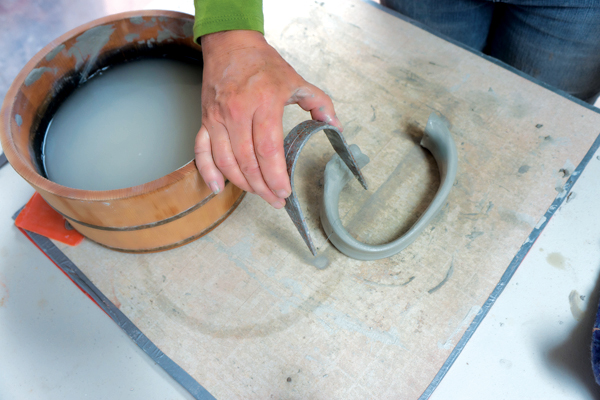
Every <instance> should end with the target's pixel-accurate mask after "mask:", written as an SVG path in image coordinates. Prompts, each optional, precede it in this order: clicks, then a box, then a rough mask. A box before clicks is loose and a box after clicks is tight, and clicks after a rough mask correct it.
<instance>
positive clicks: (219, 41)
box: [200, 30, 267, 56]
mask: <svg viewBox="0 0 600 400" xmlns="http://www.w3.org/2000/svg"><path fill="white" fill-rule="evenodd" d="M200 44H201V46H202V53H203V54H204V55H205V56H206V55H208V54H215V53H217V54H218V53H225V52H231V51H235V50H240V49H246V48H252V47H261V46H264V45H266V44H267V41H266V40H265V37H264V36H263V34H262V33H260V32H258V31H250V30H233V31H221V32H214V33H209V34H208V35H204V36H202V37H201V38H200Z"/></svg>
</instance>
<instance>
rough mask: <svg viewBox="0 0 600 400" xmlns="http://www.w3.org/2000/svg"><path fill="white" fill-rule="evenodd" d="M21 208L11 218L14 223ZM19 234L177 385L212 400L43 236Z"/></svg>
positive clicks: (211, 396) (204, 399)
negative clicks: (32, 244)
mask: <svg viewBox="0 0 600 400" xmlns="http://www.w3.org/2000/svg"><path fill="white" fill-rule="evenodd" d="M22 210H23V207H22V208H21V209H20V210H19V211H17V212H16V213H15V215H13V219H16V218H17V216H18V215H19V213H20V212H21V211H22ZM21 231H22V232H23V233H24V234H25V235H26V236H27V237H28V238H29V239H30V240H31V241H32V242H33V243H34V244H35V245H36V246H37V247H38V248H39V249H40V250H42V251H43V252H44V253H45V254H46V256H47V257H48V258H49V259H50V260H51V261H52V262H53V263H54V264H56V266H58V268H60V269H61V271H63V272H64V273H65V274H66V275H67V276H68V277H69V279H71V280H72V281H73V283H75V285H77V286H78V287H79V289H81V290H82V291H83V292H84V293H85V294H87V295H88V296H89V297H90V298H91V299H92V300H93V301H94V302H95V303H96V304H97V305H98V306H99V307H100V308H101V309H102V310H103V311H104V312H105V313H106V314H108V316H109V317H110V318H111V319H112V320H113V321H115V323H116V324H117V325H119V327H120V328H121V329H122V330H123V331H124V332H125V333H126V334H127V335H128V336H129V337H130V338H131V339H132V340H133V341H134V342H135V344H137V345H138V346H139V347H140V348H141V349H142V350H143V351H144V353H146V354H147V355H148V356H149V357H150V358H151V359H152V360H153V361H154V362H156V363H157V364H158V365H160V367H161V368H162V369H163V370H165V372H166V373H167V374H169V375H170V376H171V377H172V378H173V379H174V380H175V381H176V382H177V383H179V384H180V385H181V386H182V387H183V388H184V389H185V390H187V391H188V392H189V393H190V394H191V395H192V396H193V397H194V398H195V399H197V400H215V397H213V395H211V394H210V393H209V392H208V390H206V389H205V388H204V387H203V386H202V385H200V384H199V383H198V382H197V381H196V380H195V379H194V378H192V376H191V375H190V374H188V373H187V372H185V370H184V369H183V368H181V367H180V366H179V365H177V364H176V363H175V362H174V361H173V360H171V358H169V357H168V356H167V355H166V354H165V353H163V352H162V351H161V350H160V349H159V348H158V347H156V345H155V344H154V343H152V341H151V340H150V339H148V337H147V336H146V335H144V334H143V333H142V331H141V330H140V329H139V328H138V327H137V326H135V325H134V324H133V322H131V320H130V319H129V318H127V317H126V316H125V314H123V313H122V312H121V310H119V309H118V308H117V307H116V306H115V305H114V304H113V303H112V302H111V301H110V300H109V299H108V298H107V297H106V296H105V295H104V294H103V293H102V292H101V291H100V290H99V289H98V288H97V287H96V286H95V285H94V284H93V283H92V282H91V281H90V280H89V279H88V277H87V276H85V274H84V273H83V272H82V271H81V270H80V269H79V268H77V266H76V265H75V264H74V263H73V262H72V261H71V260H70V259H69V258H68V257H67V256H66V255H65V254H64V253H63V252H62V251H61V250H60V249H59V248H58V247H56V246H55V245H54V243H52V241H51V240H50V239H48V238H47V237H45V236H42V235H38V234H37V233H33V232H30V231H27V230H25V229H21Z"/></svg>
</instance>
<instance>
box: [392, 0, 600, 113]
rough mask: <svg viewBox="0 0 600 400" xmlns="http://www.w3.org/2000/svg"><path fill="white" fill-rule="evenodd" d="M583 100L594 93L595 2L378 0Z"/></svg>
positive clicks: (599, 12)
mask: <svg viewBox="0 0 600 400" xmlns="http://www.w3.org/2000/svg"><path fill="white" fill-rule="evenodd" d="M381 4H382V5H384V6H386V7H390V8H392V9H394V10H396V11H398V12H400V13H402V14H404V15H406V16H408V17H410V18H412V19H414V20H417V21H419V22H421V23H423V24H425V25H427V26H429V27H430V28H432V29H434V30H436V31H438V32H440V33H443V34H445V35H447V36H449V37H451V38H453V39H455V40H457V41H459V42H461V43H464V44H466V45H467V46H470V47H472V48H474V49H476V50H479V51H482V52H484V53H486V54H488V55H491V56H492V57H495V58H498V59H499V60H502V61H504V62H505V63H507V64H509V65H512V66H513V67H515V68H517V69H519V70H521V71H523V72H525V73H527V74H529V75H531V76H533V77H535V78H537V79H539V80H541V81H543V82H546V83H548V84H550V85H552V86H555V87H557V88H559V89H562V90H564V91H565V92H567V93H569V94H572V95H573V96H575V97H578V98H580V99H582V100H584V101H587V102H590V103H593V102H594V101H595V100H596V98H597V97H598V95H600V1H598V0H567V1H564V0H563V1H561V0H506V1H491V0H381Z"/></svg>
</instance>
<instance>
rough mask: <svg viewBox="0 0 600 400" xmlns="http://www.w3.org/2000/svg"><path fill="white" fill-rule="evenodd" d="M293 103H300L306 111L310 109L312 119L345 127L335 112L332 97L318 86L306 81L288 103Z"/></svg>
mask: <svg viewBox="0 0 600 400" xmlns="http://www.w3.org/2000/svg"><path fill="white" fill-rule="evenodd" d="M293 103H296V104H298V105H299V106H300V107H301V108H302V109H303V110H304V111H310V116H311V117H312V119H314V120H317V121H323V122H326V123H328V124H330V125H333V126H335V127H336V128H338V129H339V130H340V131H342V130H343V129H344V128H343V127H342V123H341V122H340V120H339V119H338V117H337V115H336V114H335V109H334V108H333V103H332V101H331V99H330V98H329V96H327V95H326V94H325V92H323V91H322V90H321V89H319V88H318V87H316V86H314V85H311V84H310V83H308V82H305V84H304V86H303V87H301V88H299V89H297V90H296V92H294V95H293V96H292V97H291V98H290V100H289V101H288V104H293Z"/></svg>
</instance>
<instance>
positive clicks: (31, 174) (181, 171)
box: [0, 10, 230, 201]
mask: <svg viewBox="0 0 600 400" xmlns="http://www.w3.org/2000/svg"><path fill="white" fill-rule="evenodd" d="M134 17H169V18H180V19H186V20H191V21H194V16H193V15H191V14H187V13H182V12H179V11H168V10H134V11H126V12H122V13H117V14H111V15H107V16H105V17H101V18H98V19H95V20H92V21H90V22H87V23H85V24H82V25H79V26H78V27H76V28H73V29H71V30H69V31H67V32H66V33H64V34H62V35H61V36H59V37H57V38H56V39H54V40H52V41H51V42H50V43H48V44H47V45H46V46H44V47H43V48H42V49H41V50H40V51H38V52H37V53H36V54H35V55H34V56H33V57H32V58H31V59H30V60H29V61H28V62H27V63H26V64H25V66H24V67H23V68H22V69H21V71H19V73H18V74H17V76H16V77H15V79H14V80H13V82H12V83H11V85H10V87H9V89H8V91H7V92H6V96H5V97H4V102H3V103H2V107H1V108H0V142H1V143H2V149H3V151H4V153H5V155H6V158H7V159H8V161H9V163H10V164H11V166H12V167H13V169H14V170H15V171H16V172H17V173H18V174H19V175H21V177H23V179H25V180H26V181H27V182H29V183H30V184H31V185H32V186H34V187H35V188H36V189H40V190H43V191H46V192H49V193H51V194H54V195H57V196H60V197H63V198H68V199H73V200H85V201H110V200H117V199H127V198H131V197H136V196H139V195H147V194H149V193H152V192H155V191H158V190H160V189H163V188H166V187H168V186H171V185H173V184H175V183H177V182H178V181H180V180H182V179H184V178H186V177H189V175H190V174H198V177H199V172H198V171H197V169H196V163H195V160H190V161H189V162H188V163H187V164H185V165H184V166H182V167H180V168H178V169H177V170H175V171H173V172H171V173H169V174H167V175H165V176H163V177H161V178H158V179H155V180H153V181H150V182H146V183H143V184H141V185H136V186H131V187H128V188H122V189H112V190H85V189H76V188H70V187H67V186H63V185H60V184H58V183H55V182H53V181H51V180H49V179H46V178H44V177H43V176H42V175H40V174H39V173H38V172H37V171H36V170H35V169H34V168H32V167H31V166H30V165H29V163H30V162H31V161H30V160H25V156H24V155H22V154H20V152H19V151H18V150H17V148H16V146H15V143H14V141H13V137H12V134H11V119H10V116H11V114H12V111H13V108H14V105H15V101H14V100H15V99H16V96H17V94H18V92H19V90H20V88H21V87H22V86H23V85H24V84H25V79H26V78H27V76H28V75H29V73H30V72H31V71H32V70H33V69H34V68H36V66H37V65H38V63H39V62H40V61H42V59H44V58H45V57H46V56H47V55H48V54H49V53H51V52H52V51H53V50H54V49H55V48H56V47H58V46H60V45H61V44H63V43H64V42H66V41H67V40H69V39H72V38H75V37H77V36H79V35H81V34H83V33H84V32H86V31H88V30H89V29H91V28H94V27H96V26H100V25H105V24H109V23H115V22H118V21H121V20H124V19H131V18H134ZM198 48H199V49H200V46H199V45H198ZM200 180H201V178H200ZM225 184H226V185H227V184H230V182H228V181H226V182H225Z"/></svg>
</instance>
